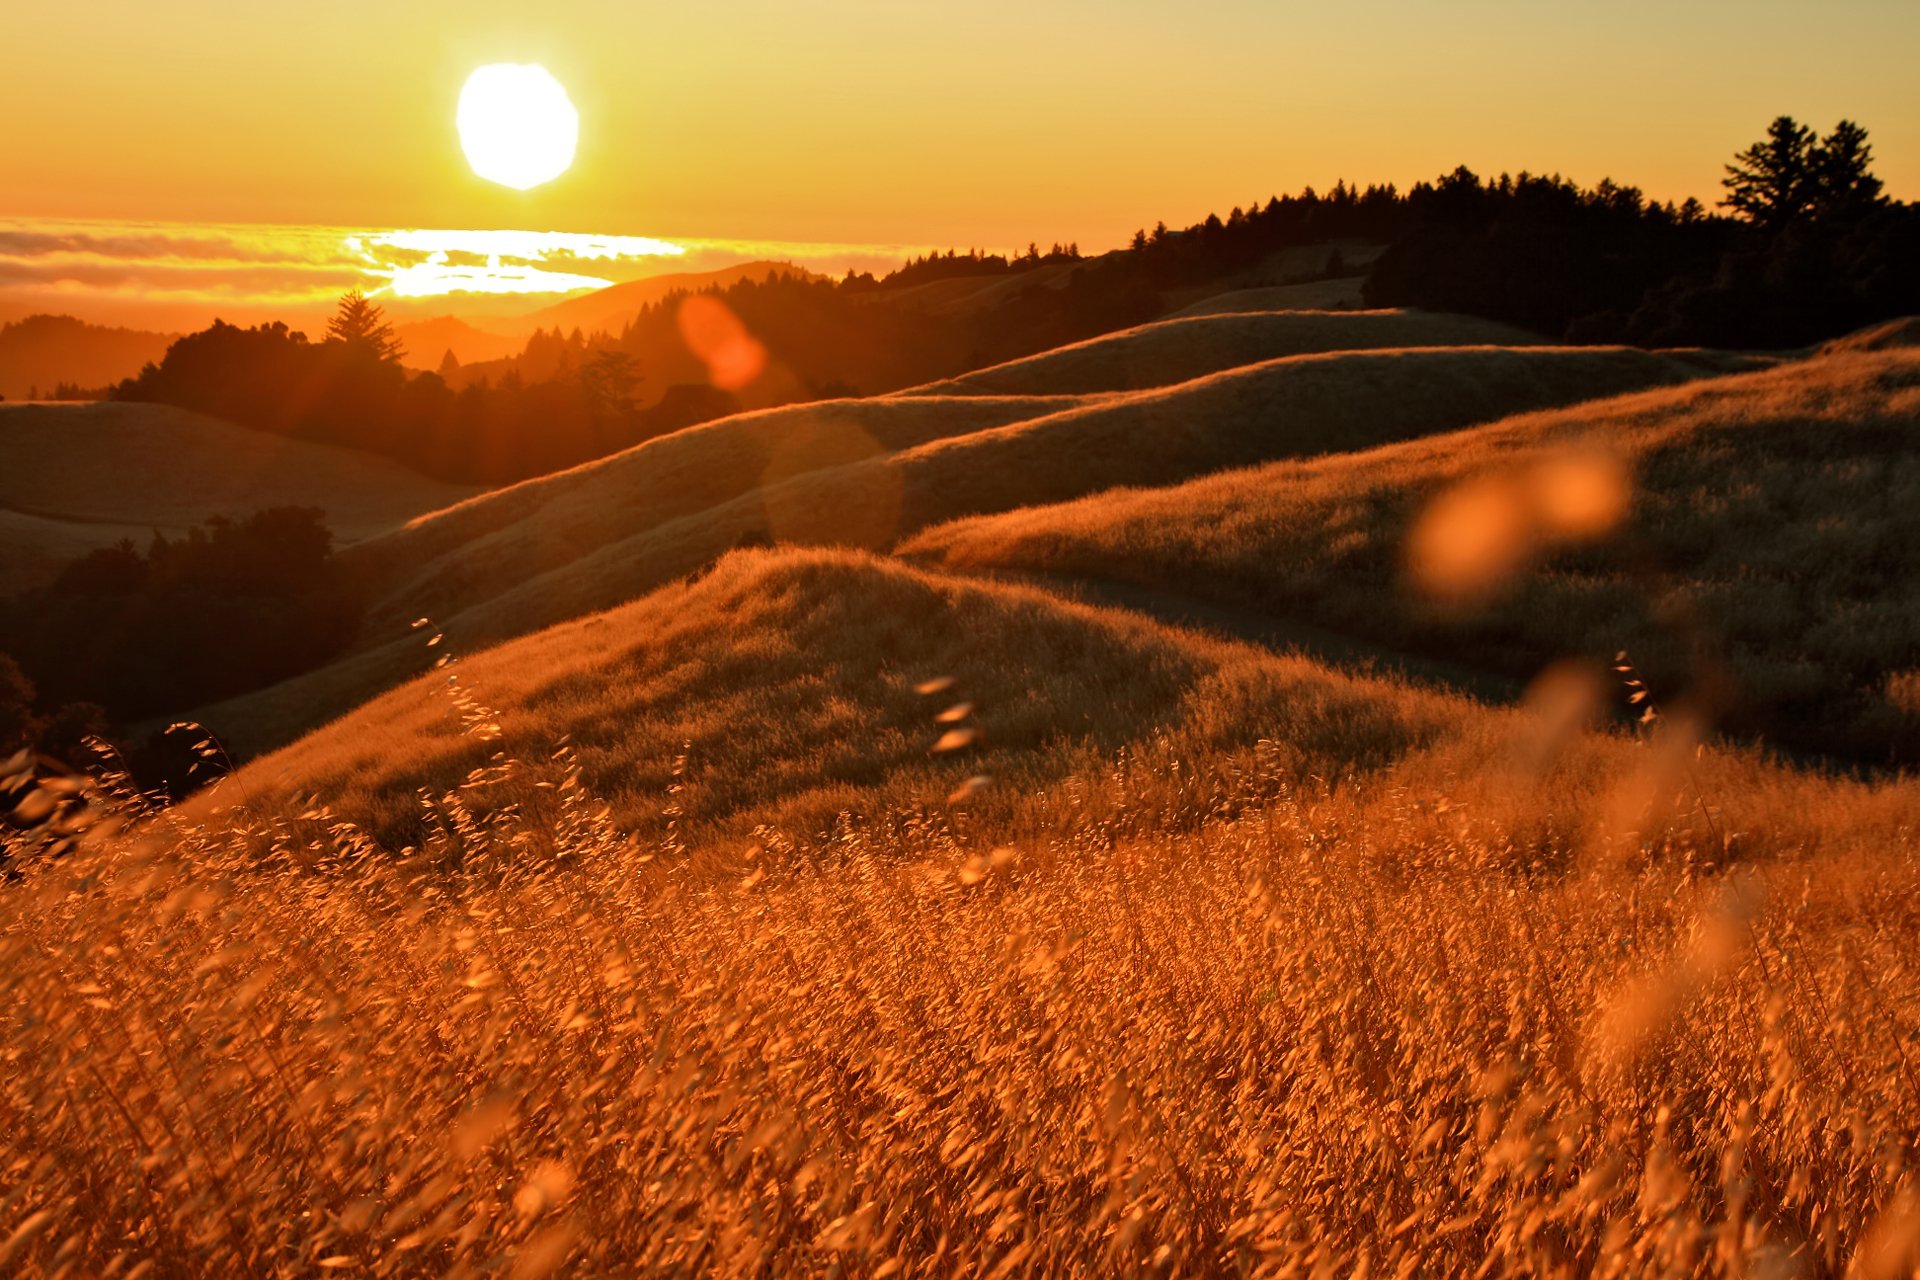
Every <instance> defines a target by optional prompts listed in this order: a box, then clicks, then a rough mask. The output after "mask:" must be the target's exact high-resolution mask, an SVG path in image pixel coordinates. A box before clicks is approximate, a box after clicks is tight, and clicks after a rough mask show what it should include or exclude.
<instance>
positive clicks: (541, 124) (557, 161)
mask: <svg viewBox="0 0 1920 1280" xmlns="http://www.w3.org/2000/svg"><path fill="white" fill-rule="evenodd" d="M456 118H457V121H458V124H459V127H460V147H461V149H462V150H463V151H465V152H466V153H467V163H468V164H470V165H472V166H473V171H474V172H475V173H477V174H479V175H480V176H481V177H483V178H485V179H487V180H488V181H489V182H498V183H500V184H501V185H502V186H507V187H513V188H515V189H516V190H519V191H525V190H526V189H527V188H528V187H537V186H539V185H540V184H541V183H543V182H551V181H552V180H553V179H555V178H557V177H559V176H560V175H561V174H563V173H565V172H566V171H567V166H569V165H571V164H572V163H573V152H574V148H575V147H576V146H577V145H578V144H579V141H580V113H579V112H577V111H575V110H574V109H573V103H572V101H571V100H569V99H568V97H567V91H566V89H565V88H563V87H562V86H561V84H560V82H559V81H558V80H555V79H554V78H553V76H552V75H551V74H549V73H548V71H547V69H546V68H545V67H542V66H537V65H535V64H533V63H526V64H524V65H523V64H519V63H511V62H501V63H495V64H493V65H492V66H486V67H481V68H479V69H478V70H476V71H475V72H474V73H473V74H472V75H470V76H468V77H467V83H466V87H465V88H463V89H461V90H460V109H459V113H458V116H457V117H456Z"/></svg>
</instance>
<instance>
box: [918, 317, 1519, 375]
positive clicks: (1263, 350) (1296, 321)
mask: <svg viewBox="0 0 1920 1280" xmlns="http://www.w3.org/2000/svg"><path fill="white" fill-rule="evenodd" d="M1544 341H1545V340H1544V339H1542V338H1539V337H1536V336H1534V335H1533V334H1530V333H1526V332H1525V331H1523V330H1520V329H1515V328H1513V327H1512V326H1511V325H1504V324H1499V323H1496V322H1495V321H1492V320H1481V319H1479V318H1477V317H1474V316H1454V315H1441V314H1437V313H1430V312H1423V311H1265V312H1254V313H1252V314H1239V315H1235V314H1228V315H1203V316H1190V317H1186V318H1181V319H1168V320H1156V321H1154V322H1153V323H1151V324H1143V325H1140V326H1138V327H1137V328H1133V329H1122V330H1121V331H1120V332H1118V333H1109V334H1104V335H1102V336H1100V337H1097V338H1089V339H1087V340H1086V341H1085V342H1076V343H1073V344H1071V345H1069V346H1064V347H1057V348H1055V349H1054V350H1052V351H1046V352H1042V353H1041V354H1040V355H1037V356H1028V357H1026V358H1024V359H1020V360H1010V361H1008V362H1007V363H1005V364H997V365H993V366H991V367H990V368H986V369H980V370H976V371H975V372H973V373H969V374H964V375H962V376H961V377H958V378H952V379H948V380H947V381H944V382H936V383H930V384H929V385H927V386H924V387H916V388H914V389H913V390H911V391H907V392H902V393H901V394H903V395H1084V394H1088V393H1093V392H1100V391H1141V390H1147V389H1150V388H1153V387H1168V386H1173V385H1174V384H1176V383H1181V382H1187V381H1189V380H1191V379H1194V378H1198V377H1201V376H1203V375H1205V374H1209V373H1215V372H1218V371H1220V370H1223V369H1231V368H1235V367H1237V366H1240V365H1249V364H1255V363H1258V362H1260V361H1263V360H1275V359H1279V358H1280V357H1282V356H1298V355H1314V354H1320V353H1325V352H1330V351H1375V350H1382V349H1387V348H1394V347H1484V346H1495V347H1521V346H1528V345H1533V344H1539V343H1543V342H1544Z"/></svg>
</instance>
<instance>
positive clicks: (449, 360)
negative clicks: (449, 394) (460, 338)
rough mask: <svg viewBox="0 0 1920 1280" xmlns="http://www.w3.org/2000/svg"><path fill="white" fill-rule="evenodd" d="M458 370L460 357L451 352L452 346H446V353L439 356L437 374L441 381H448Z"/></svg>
mask: <svg viewBox="0 0 1920 1280" xmlns="http://www.w3.org/2000/svg"><path fill="white" fill-rule="evenodd" d="M459 372H460V357H459V356H456V355H454V354H453V348H452V347H448V348H447V354H445V355H443V356H441V357H440V368H439V374H440V379H441V381H443V382H445V381H450V380H451V379H452V378H453V375H455V374H456V373H459Z"/></svg>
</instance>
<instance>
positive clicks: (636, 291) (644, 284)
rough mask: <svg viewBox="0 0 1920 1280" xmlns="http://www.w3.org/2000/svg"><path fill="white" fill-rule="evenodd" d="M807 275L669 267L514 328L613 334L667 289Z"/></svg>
mask: <svg viewBox="0 0 1920 1280" xmlns="http://www.w3.org/2000/svg"><path fill="white" fill-rule="evenodd" d="M782 274H784V275H790V276H798V277H802V278H811V277H812V275H813V273H812V272H810V271H807V270H806V269H805V268H802V267H796V266H794V265H793V264H792V263H790V262H766V261H760V262H741V263H736V264H735V265H733V266H730V267H719V268H717V269H715V270H712V271H673V272H668V273H666V274H664V275H657V276H647V277H645V278H644V279H640V280H626V281H622V282H621V283H619V284H611V285H608V286H607V287H606V288H604V289H595V290H594V291H593V292H592V293H589V294H585V295H583V296H581V297H578V298H568V299H567V300H566V301H564V302H556V303H553V304H552V305H550V306H545V307H541V308H540V309H539V310H537V311H530V312H528V313H527V314H525V315H523V316H521V317H520V318H519V320H518V321H517V322H516V324H515V332H517V333H519V334H521V335H522V336H524V335H526V334H528V333H531V332H532V331H533V330H535V329H557V330H560V331H561V332H563V333H570V332H572V331H573V330H575V329H579V330H581V331H582V332H585V333H618V332H620V330H621V329H622V328H624V327H625V326H626V325H627V324H628V322H630V321H631V320H632V319H633V318H634V317H635V316H636V315H638V314H639V313H640V310H641V309H642V308H643V307H648V306H651V305H652V304H654V303H656V302H659V301H660V300H661V299H662V298H665V297H666V296H667V295H668V294H670V293H675V292H686V293H698V292H699V291H700V290H702V289H711V288H714V287H720V288H725V287H726V286H728V285H730V284H734V283H736V282H738V281H741V280H764V279H766V278H767V277H768V276H771V275H782Z"/></svg>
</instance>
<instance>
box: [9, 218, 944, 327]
mask: <svg viewBox="0 0 1920 1280" xmlns="http://www.w3.org/2000/svg"><path fill="white" fill-rule="evenodd" d="M931 247H932V246H926V245H856V244H831V243H787V242H781V241H753V240H724V239H686V240H664V239H659V238H656V237H650V236H627V235H597V234H588V233H581V232H570V231H515V230H451V229H436V228H391V229H378V228H352V227H324V226H246V225H238V224H233V225H218V224H209V225H183V224H164V223H137V222H102V221H82V220H68V221H58V220H42V221H32V220H26V219H4V218H0V310H4V309H8V306H9V304H11V309H12V310H22V309H35V308H45V307H47V306H64V307H68V308H69V309H73V310H75V311H80V310H86V311H89V312H92V313H95V314H98V313H99V312H100V311H101V310H102V309H107V310H112V309H116V308H129V307H134V308H137V307H139V306H144V305H147V304H158V303H168V304H174V303H184V304H190V303H196V302H204V303H206V304H207V305H208V306H226V307H229V308H232V307H241V306H244V307H248V308H254V309H259V308H266V309H272V308H274V307H278V306H285V307H302V308H304V307H311V306H313V305H316V304H324V303H325V302H327V301H328V300H330V299H331V298H333V297H335V296H337V295H339V294H340V293H342V292H344V291H346V290H348V289H353V288H359V289H364V290H366V291H367V292H369V293H370V294H374V295H375V296H385V297H392V298H396V299H409V300H421V299H430V298H434V297H444V296H451V295H456V294H464V295H468V296H472V295H477V294H495V295H520V294H536V293H553V294H558V293H571V292H577V291H580V290H584V289H593V288H599V287H602V286H604V285H608V284H613V283H618V282H619V281H622V280H632V279H637V278H640V277H643V276H650V275H656V274H658V273H660V272H661V271H663V270H666V271H704V270H711V269H714V268H717V267H722V266H727V265H730V264H733V263H737V262H743V261H750V260H761V259H766V260H772V261H780V262H791V263H793V264H794V265H795V266H797V267H803V268H806V269H808V270H813V271H820V272H823V273H826V274H834V275H837V274H839V273H841V272H843V271H846V270H848V269H854V270H862V271H885V270H887V269H890V268H891V267H894V266H897V265H899V263H900V262H901V261H902V260H904V259H905V258H907V257H910V256H912V255H914V254H917V253H923V252H925V251H927V249H929V248H931ZM208 318H211V315H210V314H209V316H208Z"/></svg>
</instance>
